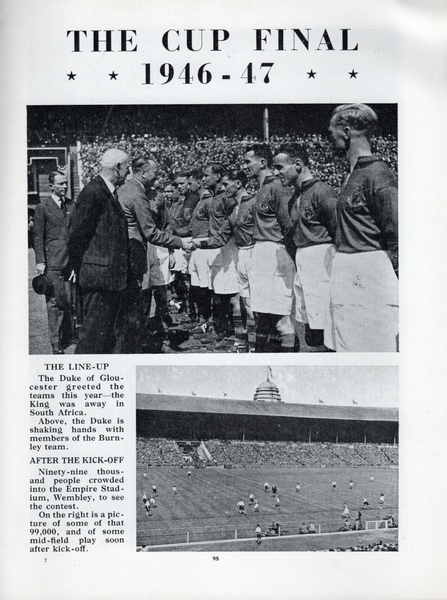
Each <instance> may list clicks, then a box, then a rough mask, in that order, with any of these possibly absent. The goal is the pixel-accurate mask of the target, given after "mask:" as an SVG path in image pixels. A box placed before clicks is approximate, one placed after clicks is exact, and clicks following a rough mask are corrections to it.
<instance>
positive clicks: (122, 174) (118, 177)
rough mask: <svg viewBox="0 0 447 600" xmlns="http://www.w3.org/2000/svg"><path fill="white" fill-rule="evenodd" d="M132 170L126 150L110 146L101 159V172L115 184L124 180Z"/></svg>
mask: <svg viewBox="0 0 447 600" xmlns="http://www.w3.org/2000/svg"><path fill="white" fill-rule="evenodd" d="M129 171H130V160H129V157H128V156H127V154H126V153H125V152H123V151H122V150H118V148H110V149H109V150H106V152H104V154H103V156H102V159H101V174H102V175H103V176H104V177H105V178H106V179H108V180H109V181H110V183H112V184H113V185H120V184H122V183H123V182H124V180H125V179H126V177H127V175H128V174H129Z"/></svg>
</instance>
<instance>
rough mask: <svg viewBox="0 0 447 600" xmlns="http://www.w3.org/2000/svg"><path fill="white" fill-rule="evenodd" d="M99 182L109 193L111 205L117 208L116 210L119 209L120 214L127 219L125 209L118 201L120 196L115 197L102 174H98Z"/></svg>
mask: <svg viewBox="0 0 447 600" xmlns="http://www.w3.org/2000/svg"><path fill="white" fill-rule="evenodd" d="M98 183H99V185H100V186H101V187H102V189H103V190H104V191H105V192H106V193H107V194H108V196H109V198H110V203H111V205H112V206H113V207H114V208H115V210H117V211H118V213H119V214H120V216H121V217H123V218H124V219H125V218H126V217H125V215H124V212H123V209H122V208H121V204H120V203H119V202H118V198H115V197H114V195H113V194H112V192H111V191H110V190H109V188H108V187H107V184H106V182H105V181H104V179H103V178H102V177H101V175H98ZM115 192H116V189H115Z"/></svg>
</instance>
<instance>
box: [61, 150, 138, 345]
mask: <svg viewBox="0 0 447 600" xmlns="http://www.w3.org/2000/svg"><path fill="white" fill-rule="evenodd" d="M129 170H130V164H129V157H128V156H127V154H125V153H124V152H122V151H121V150H118V149H116V148H111V149H109V150H107V151H106V152H105V153H104V155H103V157H102V159H101V173H100V175H98V176H97V177H95V178H94V179H93V180H92V181H91V182H90V183H89V184H87V185H86V186H85V188H84V189H83V190H82V191H81V193H80V194H79V198H78V200H77V202H76V206H75V210H74V212H73V217H72V220H71V222H70V229H69V238H68V251H69V257H70V263H71V264H72V265H73V267H74V268H75V271H76V273H78V274H79V284H80V286H81V288H82V290H83V294H84V323H83V325H82V327H81V330H80V332H79V343H78V345H77V347H76V354H110V353H112V352H114V351H115V350H116V342H117V330H118V327H119V323H118V318H119V314H120V309H121V305H122V297H123V292H124V290H125V289H126V287H127V283H128V277H129V239H128V234H127V221H126V217H125V215H124V212H123V209H122V208H121V206H120V203H119V202H118V195H117V191H116V189H117V187H118V186H119V185H121V184H122V183H123V182H124V180H125V179H126V177H127V175H128V173H129Z"/></svg>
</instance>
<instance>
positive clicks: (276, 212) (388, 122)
mask: <svg viewBox="0 0 447 600" xmlns="http://www.w3.org/2000/svg"><path fill="white" fill-rule="evenodd" d="M397 123H398V117H397V104H374V103H373V104H368V103H366V104H352V103H351V104H350V103H345V104H226V105H223V104H222V105H220V104H219V105H218V104H215V105H211V104H206V105H92V106H87V105H77V106H76V105H64V106H40V105H39V106H28V109H27V135H28V140H27V144H28V164H27V169H28V201H27V203H28V278H29V286H28V287H29V305H28V306H29V353H30V354H32V355H38V354H173V353H178V354H181V353H183V354H203V353H250V352H253V353H256V352H261V353H277V352H397V351H398V350H399V329H398V327H399V314H398V313H399V284H398V192H397V175H398V173H397V172H398V149H397V148H398V142H397V129H398V126H397Z"/></svg>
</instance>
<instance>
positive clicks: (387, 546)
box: [326, 540, 399, 552]
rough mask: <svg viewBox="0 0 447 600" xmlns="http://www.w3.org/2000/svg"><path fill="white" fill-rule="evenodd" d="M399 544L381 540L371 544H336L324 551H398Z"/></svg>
mask: <svg viewBox="0 0 447 600" xmlns="http://www.w3.org/2000/svg"><path fill="white" fill-rule="evenodd" d="M398 550H399V544H398V543H397V542H392V543H384V542H382V540H380V541H379V542H376V543H373V544H361V545H359V544H357V545H356V546H346V547H344V546H337V548H330V549H329V550H326V552H398Z"/></svg>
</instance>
